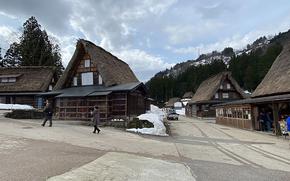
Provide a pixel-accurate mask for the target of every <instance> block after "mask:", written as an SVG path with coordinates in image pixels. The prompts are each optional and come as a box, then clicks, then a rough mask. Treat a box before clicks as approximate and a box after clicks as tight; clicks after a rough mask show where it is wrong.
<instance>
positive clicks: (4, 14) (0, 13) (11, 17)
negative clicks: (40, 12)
mask: <svg viewBox="0 0 290 181" xmlns="http://www.w3.org/2000/svg"><path fill="white" fill-rule="evenodd" d="M0 15H2V16H5V17H7V18H10V19H16V18H17V17H16V16H13V15H11V14H8V13H5V12H3V11H0Z"/></svg>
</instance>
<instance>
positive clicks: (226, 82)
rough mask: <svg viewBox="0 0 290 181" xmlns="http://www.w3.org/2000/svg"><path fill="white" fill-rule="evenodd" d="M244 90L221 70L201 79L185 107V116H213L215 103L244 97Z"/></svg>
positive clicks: (229, 75)
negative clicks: (205, 78)
mask: <svg viewBox="0 0 290 181" xmlns="http://www.w3.org/2000/svg"><path fill="white" fill-rule="evenodd" d="M245 97H246V95H245V93H244V91H243V90H242V89H241V87H240V86H239V84H238V83H237V82H236V80H234V78H233V77H232V76H231V73H230V72H222V73H219V74H217V75H215V76H212V77H210V78H208V79H207V80H205V81H203V82H202V83H201V85H200V86H199V88H198V89H197V91H196V92H195V94H194V96H193V98H192V99H191V101H190V102H189V103H188V105H187V107H186V115H187V116H190V117H192V116H196V117H215V115H216V112H215V107H214V105H216V104H221V103H224V102H229V101H233V100H239V99H244V98H245Z"/></svg>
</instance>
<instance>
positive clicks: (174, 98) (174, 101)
mask: <svg viewBox="0 0 290 181" xmlns="http://www.w3.org/2000/svg"><path fill="white" fill-rule="evenodd" d="M176 102H180V98H178V97H173V98H171V99H169V100H168V102H167V103H166V105H165V107H174V103H176Z"/></svg>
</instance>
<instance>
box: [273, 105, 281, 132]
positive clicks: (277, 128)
mask: <svg viewBox="0 0 290 181" xmlns="http://www.w3.org/2000/svg"><path fill="white" fill-rule="evenodd" d="M272 105H273V119H274V120H273V121H274V130H275V134H276V136H281V135H282V133H281V129H280V125H279V108H278V103H273V104H272Z"/></svg>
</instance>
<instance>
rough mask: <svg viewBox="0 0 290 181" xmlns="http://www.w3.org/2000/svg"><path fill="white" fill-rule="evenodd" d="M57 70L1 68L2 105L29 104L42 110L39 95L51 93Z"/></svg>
mask: <svg viewBox="0 0 290 181" xmlns="http://www.w3.org/2000/svg"><path fill="white" fill-rule="evenodd" d="M56 78H57V77H56V74H55V69H54V68H52V67H45V66H22V67H7V68H4V67H2V68H0V103H4V104H27V105H31V106H33V107H36V108H37V107H38V108H41V107H42V106H43V100H42V99H41V98H38V97H37V95H38V94H39V93H44V92H49V91H51V90H52V89H53V87H54V85H55V83H56Z"/></svg>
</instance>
